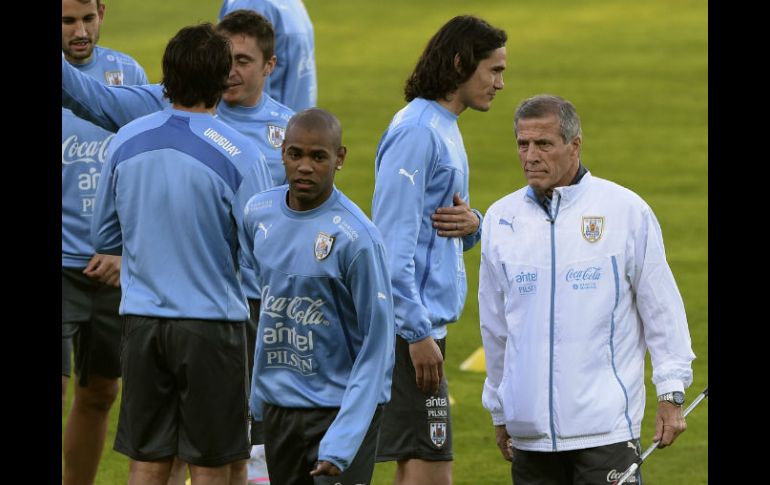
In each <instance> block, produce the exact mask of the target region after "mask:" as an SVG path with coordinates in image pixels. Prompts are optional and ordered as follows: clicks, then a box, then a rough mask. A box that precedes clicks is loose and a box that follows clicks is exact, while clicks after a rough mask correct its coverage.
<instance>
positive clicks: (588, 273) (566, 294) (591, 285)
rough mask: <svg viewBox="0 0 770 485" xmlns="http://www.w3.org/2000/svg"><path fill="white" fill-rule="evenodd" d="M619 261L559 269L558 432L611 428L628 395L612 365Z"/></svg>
mask: <svg viewBox="0 0 770 485" xmlns="http://www.w3.org/2000/svg"><path fill="white" fill-rule="evenodd" d="M619 278H620V275H619V274H618V270H617V266H615V265H613V264H612V257H611V256H604V257H599V258H593V259H590V260H585V261H581V262H577V263H573V264H569V265H565V266H563V267H560V268H558V270H557V281H558V284H557V286H556V288H557V290H556V298H555V301H556V306H557V308H556V311H555V315H556V316H555V323H554V335H555V337H554V351H553V352H554V357H553V361H554V365H553V367H554V368H553V403H554V429H555V432H556V435H557V437H560V438H574V437H578V436H589V435H597V434H604V433H609V432H610V431H612V430H614V429H616V428H617V425H618V420H619V419H622V416H623V409H624V406H625V399H624V397H623V394H622V390H621V389H620V388H619V386H618V381H617V379H616V377H615V372H614V370H613V360H614V358H615V356H614V355H613V352H614V349H613V343H612V339H613V335H614V325H615V322H614V313H615V309H616V305H617V298H618V290H617V288H618V281H619Z"/></svg>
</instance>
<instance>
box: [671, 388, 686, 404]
mask: <svg viewBox="0 0 770 485" xmlns="http://www.w3.org/2000/svg"><path fill="white" fill-rule="evenodd" d="M672 394H673V396H672V397H673V400H674V404H676V405H677V406H681V405H682V404H684V393H683V392H679V391H674V392H673V393H672Z"/></svg>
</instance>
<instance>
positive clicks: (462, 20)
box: [404, 15, 508, 101]
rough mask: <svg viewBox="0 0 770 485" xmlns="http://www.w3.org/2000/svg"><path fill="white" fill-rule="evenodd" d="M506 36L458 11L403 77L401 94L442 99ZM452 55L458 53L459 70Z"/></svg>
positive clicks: (411, 98) (468, 75) (468, 76)
mask: <svg viewBox="0 0 770 485" xmlns="http://www.w3.org/2000/svg"><path fill="white" fill-rule="evenodd" d="M507 40H508V35H506V33H505V31H504V30H501V29H497V28H495V27H492V26H491V25H489V24H488V23H487V22H486V21H485V20H482V19H480V18H478V17H474V16H472V15H459V16H457V17H455V18H453V19H452V20H450V21H449V22H447V23H446V24H444V26H443V27H441V29H439V31H438V32H436V34H435V35H434V36H433V38H431V39H430V41H429V42H428V45H427V46H426V47H425V51H423V53H422V56H420V59H419V60H418V61H417V65H416V66H415V68H414V71H412V75H411V76H409V79H407V81H406V86H405V87H404V95H405V96H406V100H407V101H411V100H413V99H414V98H418V97H419V98H425V99H432V100H436V99H443V98H445V97H446V95H447V94H449V93H451V92H452V91H454V90H456V89H457V88H458V87H459V86H460V85H461V84H462V83H464V82H465V81H467V80H468V79H470V77H471V76H472V75H473V73H474V72H476V68H477V67H478V65H479V62H480V61H482V60H484V59H486V58H487V57H489V56H490V55H491V54H492V51H494V50H495V49H499V48H500V47H503V46H504V45H505V42H506V41H507ZM455 56H459V57H460V66H459V70H458V69H456V68H455Z"/></svg>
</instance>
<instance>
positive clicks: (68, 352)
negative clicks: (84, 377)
mask: <svg viewBox="0 0 770 485" xmlns="http://www.w3.org/2000/svg"><path fill="white" fill-rule="evenodd" d="M65 331H66V327H65V326H62V337H61V375H63V376H66V377H69V376H70V375H72V337H65V336H64V333H65Z"/></svg>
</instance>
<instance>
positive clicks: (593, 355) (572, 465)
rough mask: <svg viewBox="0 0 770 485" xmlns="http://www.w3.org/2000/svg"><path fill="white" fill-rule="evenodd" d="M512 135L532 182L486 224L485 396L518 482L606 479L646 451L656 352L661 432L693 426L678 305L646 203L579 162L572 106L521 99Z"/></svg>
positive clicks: (669, 435) (482, 280)
mask: <svg viewBox="0 0 770 485" xmlns="http://www.w3.org/2000/svg"><path fill="white" fill-rule="evenodd" d="M515 131H516V138H517V143H518V149H519V157H520V159H521V164H522V167H523V169H524V173H525V175H526V177H527V181H528V186H527V187H524V188H522V189H520V190H518V191H516V192H514V193H512V194H509V195H507V196H505V197H503V198H502V199H500V200H499V201H497V202H495V203H494V204H493V205H492V206H491V207H490V208H489V210H488V211H487V214H486V216H485V217H484V223H483V229H482V248H481V269H480V273H479V314H480V319H481V334H482V340H483V343H484V351H485V352H486V356H487V358H486V363H487V379H486V382H485V384H484V392H483V404H484V407H485V408H487V409H488V410H489V411H490V413H491V414H492V421H493V424H494V425H495V429H496V438H497V444H498V446H499V447H500V450H501V451H502V453H503V456H504V457H505V458H506V459H508V460H512V462H513V463H512V478H513V480H514V481H515V483H516V485H534V484H545V483H548V484H572V483H605V482H606V481H607V479H608V478H607V477H609V476H610V475H612V474H613V472H615V473H616V474H619V473H621V472H622V471H623V470H625V469H626V468H627V467H628V466H629V465H630V464H631V463H633V462H634V460H635V459H636V458H637V457H638V453H639V435H640V429H641V422H642V416H643V414H644V402H645V391H644V356H645V352H646V350H647V349H648V348H649V349H650V354H651V356H652V365H653V376H652V380H653V383H654V384H655V386H656V388H657V393H658V400H659V406H658V411H657V418H656V431H655V437H654V439H655V440H658V439H660V440H661V444H660V446H661V447H663V446H666V445H669V444H671V443H672V442H673V441H674V439H676V437H677V436H678V435H679V434H680V433H681V432H683V431H684V430H685V428H686V423H685V420H684V417H683V413H682V407H681V406H682V403H683V402H684V390H685V389H686V388H687V387H688V386H689V385H690V384H691V382H692V368H691V365H690V363H691V361H692V359H694V358H695V355H694V354H693V352H692V349H691V344H690V335H689V331H688V328H687V319H686V317H685V311H684V304H683V303H682V298H681V295H680V294H679V290H678V289H677V286H676V283H675V281H674V277H673V275H672V273H671V269H670V268H669V266H668V263H667V262H666V257H665V252H664V248H663V239H662V236H661V231H660V226H659V225H658V222H657V220H656V219H655V216H654V214H653V213H652V210H651V209H650V207H649V206H648V205H647V204H646V203H645V202H644V201H643V200H642V199H641V198H640V197H639V196H638V195H636V194H634V193H633V192H631V191H630V190H628V189H626V188H624V187H621V186H619V185H617V184H615V183H612V182H609V181H607V180H603V179H600V178H598V177H594V176H592V175H591V173H590V172H588V170H586V168H585V167H584V166H583V165H582V163H581V162H580V147H581V143H582V134H581V130H580V119H579V117H578V115H577V112H576V111H575V107H574V106H573V105H572V103H570V102H569V101H567V100H565V99H563V98H560V97H558V96H551V95H538V96H534V97H532V98H530V99H527V100H525V101H523V102H522V103H521V104H520V105H519V107H518V108H517V110H516V115H515ZM633 479H636V480H640V477H639V476H638V475H637V476H636V477H632V480H633Z"/></svg>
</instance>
